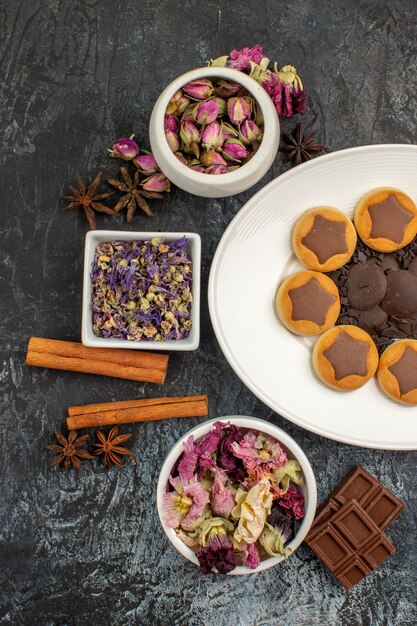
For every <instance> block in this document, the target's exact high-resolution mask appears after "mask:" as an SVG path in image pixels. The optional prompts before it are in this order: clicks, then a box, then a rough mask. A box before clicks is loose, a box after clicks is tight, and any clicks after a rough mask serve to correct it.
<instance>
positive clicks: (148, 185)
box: [141, 172, 171, 192]
mask: <svg viewBox="0 0 417 626" xmlns="http://www.w3.org/2000/svg"><path fill="white" fill-rule="evenodd" d="M141 185H142V187H143V188H144V189H146V191H157V192H162V191H169V190H170V189H171V183H170V181H169V180H168V178H167V177H166V176H165V174H163V173H162V172H159V173H158V174H152V176H149V177H148V178H145V179H144V180H143V181H142V182H141Z"/></svg>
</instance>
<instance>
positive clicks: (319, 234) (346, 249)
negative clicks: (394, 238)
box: [292, 206, 357, 272]
mask: <svg viewBox="0 0 417 626" xmlns="http://www.w3.org/2000/svg"><path fill="white" fill-rule="evenodd" d="M292 241H293V247H294V252H295V254H296V256H297V258H298V259H299V261H301V263H302V264H303V265H305V266H306V267H308V268H309V269H311V270H316V271H319V272H331V271H333V270H336V269H338V268H339V267H342V265H345V263H347V262H348V261H349V259H350V257H351V256H352V254H353V252H354V250H355V246H356V241H357V236H356V230H355V227H354V225H353V223H352V222H351V220H350V219H349V218H348V217H347V216H346V215H345V214H344V213H342V211H339V209H334V208H333V207H327V206H319V207H315V208H314V209H309V210H308V211H306V212H305V213H303V214H302V216H301V217H300V218H299V219H298V220H297V222H296V224H295V226H294V230H293V236H292Z"/></svg>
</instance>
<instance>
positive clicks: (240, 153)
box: [222, 139, 248, 161]
mask: <svg viewBox="0 0 417 626" xmlns="http://www.w3.org/2000/svg"><path fill="white" fill-rule="evenodd" d="M222 152H223V155H224V157H225V159H227V160H228V161H229V160H233V161H241V160H242V159H244V158H245V157H246V156H247V155H248V151H247V150H246V148H245V146H244V145H243V144H242V143H241V142H240V141H238V140H237V139H227V140H226V141H225V142H224V144H223V149H222Z"/></svg>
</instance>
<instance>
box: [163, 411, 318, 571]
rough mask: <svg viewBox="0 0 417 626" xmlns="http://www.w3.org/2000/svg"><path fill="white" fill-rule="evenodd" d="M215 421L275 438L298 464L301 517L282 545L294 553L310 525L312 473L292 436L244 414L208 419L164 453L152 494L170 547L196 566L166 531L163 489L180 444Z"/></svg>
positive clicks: (266, 564) (264, 565) (272, 561)
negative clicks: (301, 506) (296, 528)
mask: <svg viewBox="0 0 417 626" xmlns="http://www.w3.org/2000/svg"><path fill="white" fill-rule="evenodd" d="M219 421H220V422H230V423H231V424H234V425H235V426H239V427H241V428H250V429H254V430H259V431H260V432H263V433H266V434H267V435H271V436H272V437H275V439H277V440H278V441H279V442H280V443H281V444H282V446H283V447H284V448H285V450H286V451H287V454H288V458H289V459H296V460H297V461H298V462H299V464H300V465H301V469H302V471H303V475H304V485H299V486H298V487H299V489H300V491H301V493H302V494H303V496H304V502H305V516H304V519H303V521H302V522H301V524H300V527H299V529H298V532H297V534H296V535H295V537H294V539H293V540H292V541H290V542H289V544H288V545H287V546H286V547H287V548H292V551H293V552H295V550H296V549H297V548H298V546H299V545H300V544H301V543H302V542H303V540H304V538H305V537H306V535H307V533H308V531H309V530H310V526H311V524H312V523H313V519H314V515H315V512H316V504H317V487H316V479H315V477H314V473H313V470H312V468H311V465H310V463H309V461H308V459H307V457H306V455H305V454H304V452H303V451H302V449H301V448H300V446H299V445H298V444H297V443H296V442H295V441H294V439H293V438H292V437H290V436H289V435H287V433H286V432H285V431H283V430H281V428H278V426H274V425H273V424H270V423H269V422H266V421H265V420H262V419H259V418H256V417H249V416H246V415H242V416H239V417H230V416H227V417H218V418H216V419H212V420H208V421H207V422H204V423H203V424H200V425H199V426H196V427H195V428H192V429H191V430H189V431H188V432H187V433H185V435H184V436H183V437H182V438H181V439H180V440H179V441H178V442H177V443H176V444H175V446H174V447H173V448H172V450H171V452H170V453H169V454H168V456H167V458H166V459H165V461H164V464H163V465H162V468H161V472H160V474H159V480H158V486H157V495H156V499H157V506H158V514H159V519H160V521H161V524H162V528H163V529H164V531H165V534H166V536H167V537H168V539H169V540H170V542H171V543H172V545H173V546H174V548H176V549H177V550H178V552H180V553H181V554H182V555H183V556H185V558H186V559H188V560H189V561H191V563H194V564H195V565H198V559H197V556H196V554H195V552H193V550H192V549H191V548H189V547H188V546H186V545H185V543H183V542H182V541H181V539H179V537H178V536H177V535H176V533H175V530H174V529H173V528H170V527H169V526H167V525H166V524H165V522H164V520H163V516H162V503H163V496H164V493H165V490H166V486H167V482H168V478H169V475H170V473H171V470H172V467H173V466H174V464H175V462H176V461H177V459H178V458H179V456H180V455H181V454H182V452H183V451H184V448H183V446H182V444H183V442H184V441H185V440H186V439H187V438H188V437H189V436H190V435H193V437H194V439H195V440H197V439H200V438H201V437H202V436H203V435H205V434H206V433H208V432H209V431H210V430H211V428H212V426H213V424H214V423H215V422H219ZM284 559H285V557H284V556H281V557H279V558H275V557H269V558H267V559H264V560H263V561H261V562H260V563H259V565H258V567H257V568H256V569H250V568H249V567H245V566H243V565H238V566H237V567H236V568H235V569H234V570H233V571H231V572H229V575H230V576H239V575H242V574H255V573H256V572H262V571H263V570H266V569H269V568H270V567H274V565H277V564H278V563H281V561H283V560H284Z"/></svg>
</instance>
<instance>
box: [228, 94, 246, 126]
mask: <svg viewBox="0 0 417 626" xmlns="http://www.w3.org/2000/svg"><path fill="white" fill-rule="evenodd" d="M227 113H228V115H229V117H230V121H231V122H232V123H233V124H240V122H243V120H245V119H246V118H248V117H249V116H250V106H249V104H248V101H247V99H246V98H240V97H238V96H237V97H235V98H229V100H228V101H227Z"/></svg>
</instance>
